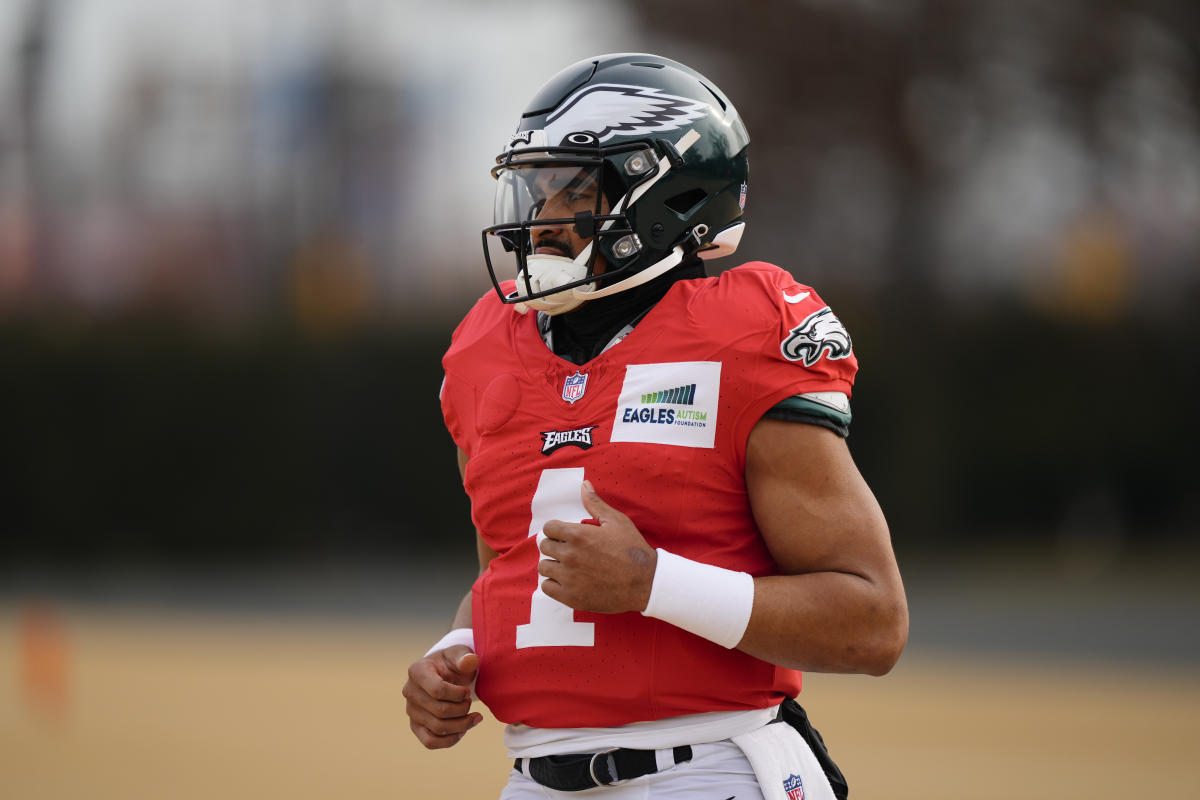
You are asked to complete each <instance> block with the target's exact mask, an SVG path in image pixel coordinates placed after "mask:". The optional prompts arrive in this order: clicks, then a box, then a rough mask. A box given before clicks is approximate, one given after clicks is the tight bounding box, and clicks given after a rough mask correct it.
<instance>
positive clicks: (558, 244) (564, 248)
mask: <svg viewBox="0 0 1200 800" xmlns="http://www.w3.org/2000/svg"><path fill="white" fill-rule="evenodd" d="M530 244H531V245H532V246H531V247H530V249H529V252H531V253H532V252H533V251H534V250H537V249H538V248H539V247H551V248H553V249H555V250H557V251H559V252H560V253H562V254H563V255H564V256H567V257H568V258H574V257H575V256H574V253H572V252H571V246H570V245H569V244H567V242H566V241H565V240H563V239H555V238H552V237H547V238H544V239H538V240H537V241H533V242H530Z"/></svg>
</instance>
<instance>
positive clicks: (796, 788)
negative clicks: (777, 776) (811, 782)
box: [783, 774, 804, 800]
mask: <svg viewBox="0 0 1200 800" xmlns="http://www.w3.org/2000/svg"><path fill="white" fill-rule="evenodd" d="M783 790H784V791H785V792H787V796H788V800H804V782H803V781H801V780H800V776H799V775H796V774H792V775H789V776H788V779H787V780H786V781H784V782H783Z"/></svg>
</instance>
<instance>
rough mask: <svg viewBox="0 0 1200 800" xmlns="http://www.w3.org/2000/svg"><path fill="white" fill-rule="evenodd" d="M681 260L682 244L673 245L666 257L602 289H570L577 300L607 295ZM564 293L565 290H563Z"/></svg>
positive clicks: (630, 285)
mask: <svg viewBox="0 0 1200 800" xmlns="http://www.w3.org/2000/svg"><path fill="white" fill-rule="evenodd" d="M682 261H683V245H675V248H674V249H673V250H671V252H670V253H667V257H666V258H664V259H662V260H661V261H658V262H656V263H654V264H651V265H650V266H648V267H646V268H645V269H644V270H642V271H641V272H635V273H633V274H632V275H630V276H629V277H628V278H625V279H623V280H619V281H617V282H616V283H613V284H610V285H608V286H605V287H604V288H603V289H593V290H591V291H588V290H587V289H585V288H584V287H582V286H581V287H578V288H576V289H572V290H571V294H573V295H575V296H576V297H578V298H579V302H581V303H582V302H583V301H585V300H595V299H596V298H599V297H608V296H609V295H612V294H616V293H617V292H623V291H625V290H626V289H632V288H633V287H635V286H641V285H642V284H643V283H648V282H650V281H652V280H654V279H655V278H657V277H658V276H659V275H662V274H663V273H664V272H667V271H668V270H670V269H672V268H674V267H677V266H679V264H680V263H681V262H682ZM564 294H566V292H564Z"/></svg>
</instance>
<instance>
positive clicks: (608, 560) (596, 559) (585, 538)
mask: <svg viewBox="0 0 1200 800" xmlns="http://www.w3.org/2000/svg"><path fill="white" fill-rule="evenodd" d="M580 494H581V497H582V498H583V507H584V508H585V509H587V511H588V513H589V514H591V515H592V516H593V517H594V518H595V519H596V520H598V521H599V523H600V524H599V525H598V526H597V525H590V524H586V523H578V522H563V521H561V520H550V521H549V522H547V523H546V524H545V526H544V527H543V528H542V532H543V533H545V535H546V538H545V539H544V540H543V541H542V543H541V545H540V548H541V551H542V553H543V554H544V555H546V556H548V558H543V559H541V560H540V561H539V562H538V573H539V574H541V575H542V576H544V578H545V580H543V581H542V591H543V592H545V593H546V594H547V595H548V596H550V597H551V598H553V599H554V600H557V601H558V602H560V603H563V604H565V605H568V606H570V607H571V608H574V609H576V610H577V611H597V612H600V613H603V614H619V613H621V612H623V611H639V612H640V611H642V610H643V609H644V608H645V607H646V604H647V603H648V602H649V601H650V587H651V586H652V585H653V583H654V568H655V566H657V564H658V553H656V552H655V550H654V548H652V547H651V546H650V545H648V544H646V540H645V539H644V538H643V537H642V534H641V533H640V532H639V531H638V529H637V527H636V526H635V525H634V524H633V521H632V520H630V519H629V517H627V516H625V515H624V514H622V513H621V512H620V511H617V510H616V509H615V508H613V507H612V506H610V505H609V504H608V503H606V502H604V501H603V500H601V499H600V496H599V495H597V494H596V490H595V489H593V488H592V484H591V482H589V481H584V482H583V489H582V490H581V492H580Z"/></svg>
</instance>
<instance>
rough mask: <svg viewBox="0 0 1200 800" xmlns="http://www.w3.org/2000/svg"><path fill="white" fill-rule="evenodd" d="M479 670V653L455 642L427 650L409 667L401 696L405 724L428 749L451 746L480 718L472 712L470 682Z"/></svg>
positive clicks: (480, 718) (480, 719)
mask: <svg viewBox="0 0 1200 800" xmlns="http://www.w3.org/2000/svg"><path fill="white" fill-rule="evenodd" d="M478 671H479V656H477V655H475V654H474V653H473V652H471V650H470V648H468V647H466V646H465V645H461V644H456V645H452V646H450V647H447V648H446V649H445V650H438V651H437V652H434V653H430V654H429V655H427V656H425V657H424V658H422V659H421V660H420V661H417V662H415V663H413V665H412V666H410V667H409V668H408V681H407V682H406V683H405V684H404V697H405V699H406V700H407V701H408V702H407V704H406V706H405V710H406V711H407V712H408V725H409V727H410V728H412V732H413V734H414V735H415V736H416V737H417V739H419V740H420V742H421V744H423V745H425V746H426V747H427V748H429V749H430V750H438V749H441V748H443V747H453V746H454V745H456V744H458V742H459V740H460V739H462V737H463V736H465V735H466V734H467V731H469V730H471V728H474V727H475V726H476V725H478V724H479V723H480V722H482V721H483V715H482V714H479V713H471V682H472V681H474V680H475V674H476V673H477V672H478Z"/></svg>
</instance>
